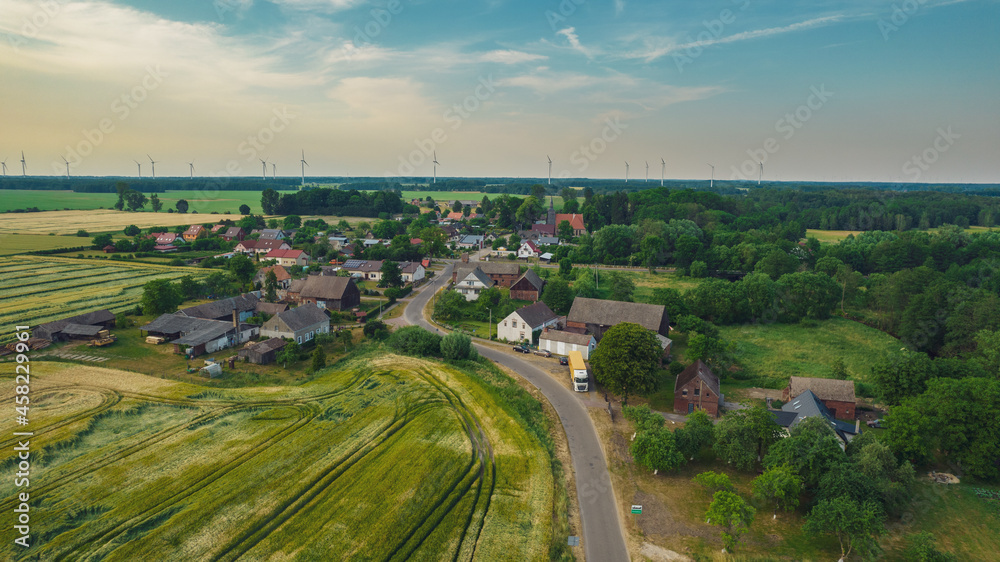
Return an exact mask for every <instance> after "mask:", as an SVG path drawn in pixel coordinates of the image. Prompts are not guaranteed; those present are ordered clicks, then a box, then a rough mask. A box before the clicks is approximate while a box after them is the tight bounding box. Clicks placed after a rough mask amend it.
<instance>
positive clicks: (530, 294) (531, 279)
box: [510, 269, 545, 302]
mask: <svg viewBox="0 0 1000 562" xmlns="http://www.w3.org/2000/svg"><path fill="white" fill-rule="evenodd" d="M544 286H545V281H542V278H541V277H539V276H538V274H537V273H535V272H534V271H532V270H530V269H529V270H528V271H525V272H524V275H522V276H520V277H518V278H517V281H515V282H514V283H513V284H512V285H511V286H510V298H511V299H512V300H516V301H533V302H534V301H537V300H538V299H540V298H541V297H542V287H544Z"/></svg>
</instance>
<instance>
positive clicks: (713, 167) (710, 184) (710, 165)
mask: <svg viewBox="0 0 1000 562" xmlns="http://www.w3.org/2000/svg"><path fill="white" fill-rule="evenodd" d="M708 166H709V167H710V168H712V182H711V183H709V184H708V187H709V188H712V187H715V166H713V165H712V164H709V165H708Z"/></svg>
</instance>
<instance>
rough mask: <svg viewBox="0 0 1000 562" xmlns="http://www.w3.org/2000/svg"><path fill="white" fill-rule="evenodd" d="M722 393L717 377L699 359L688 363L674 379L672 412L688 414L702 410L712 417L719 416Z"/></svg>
mask: <svg viewBox="0 0 1000 562" xmlns="http://www.w3.org/2000/svg"><path fill="white" fill-rule="evenodd" d="M722 402H723V395H722V393H721V392H720V391H719V377H717V376H715V373H713V372H712V370H711V369H709V368H708V365H706V364H705V363H704V362H702V361H701V359H699V360H697V361H695V362H694V363H692V364H691V365H688V367H687V368H686V369H684V370H683V371H681V373H680V374H679V375H677V379H676V380H675V381H674V413H675V414H690V413H691V412H693V411H695V410H704V411H705V412H706V413H707V414H708V415H710V416H712V417H719V408H720V407H721V406H722Z"/></svg>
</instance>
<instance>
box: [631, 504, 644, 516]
mask: <svg viewBox="0 0 1000 562" xmlns="http://www.w3.org/2000/svg"><path fill="white" fill-rule="evenodd" d="M632 513H633V514H635V515H641V514H642V506H641V505H633V506H632Z"/></svg>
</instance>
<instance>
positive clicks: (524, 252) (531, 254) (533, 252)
mask: <svg viewBox="0 0 1000 562" xmlns="http://www.w3.org/2000/svg"><path fill="white" fill-rule="evenodd" d="M539 255H541V251H539V250H538V246H536V245H535V243H534V242H532V241H531V240H528V241H527V242H522V243H521V247H520V248H518V249H517V257H519V258H523V259H527V258H537V257H538V256H539Z"/></svg>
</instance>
